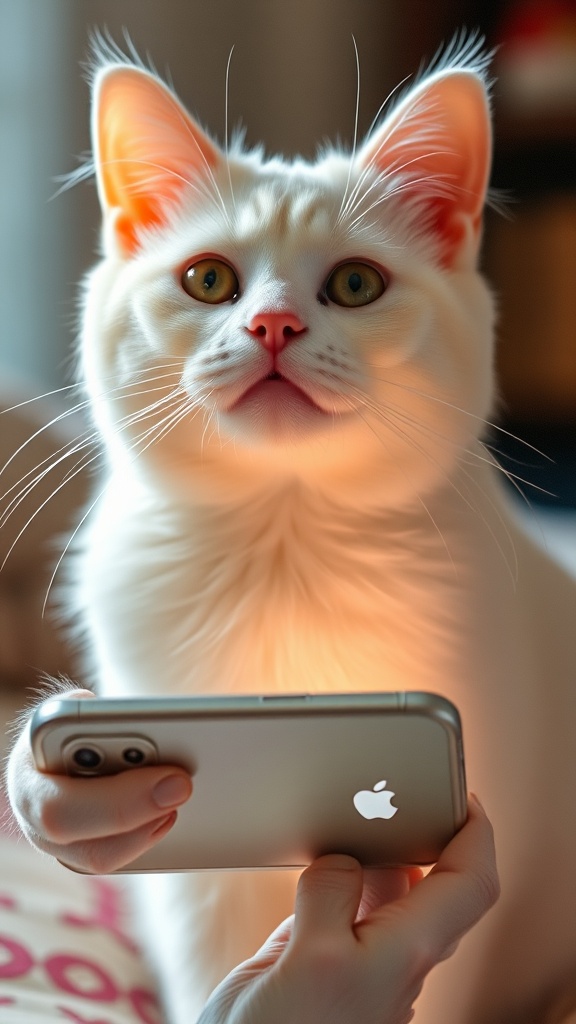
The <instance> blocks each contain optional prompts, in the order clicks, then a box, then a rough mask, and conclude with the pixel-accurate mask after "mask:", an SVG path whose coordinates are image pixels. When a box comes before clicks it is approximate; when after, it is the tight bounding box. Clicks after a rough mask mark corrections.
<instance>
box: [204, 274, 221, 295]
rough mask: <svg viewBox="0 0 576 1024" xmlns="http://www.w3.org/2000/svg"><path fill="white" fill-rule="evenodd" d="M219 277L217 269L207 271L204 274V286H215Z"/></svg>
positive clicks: (207, 287)
mask: <svg viewBox="0 0 576 1024" xmlns="http://www.w3.org/2000/svg"><path fill="white" fill-rule="evenodd" d="M217 277H218V274H217V273H216V271H215V270H208V271H207V273H206V274H204V287H205V288H206V289H207V290H208V289H209V288H213V287H214V285H215V284H216V278H217Z"/></svg>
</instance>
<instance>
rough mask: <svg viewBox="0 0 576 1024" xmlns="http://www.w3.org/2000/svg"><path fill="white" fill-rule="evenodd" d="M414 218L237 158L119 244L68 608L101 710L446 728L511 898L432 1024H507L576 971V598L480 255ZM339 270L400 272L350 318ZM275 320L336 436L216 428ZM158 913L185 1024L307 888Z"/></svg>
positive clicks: (95, 383)
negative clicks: (254, 710) (511, 414)
mask: <svg viewBox="0 0 576 1024" xmlns="http://www.w3.org/2000/svg"><path fill="white" fill-rule="evenodd" d="M456 63H457V62H456ZM464 65H465V62H464ZM465 70H466V68H465ZM468 70H469V68H468ZM346 198H348V199H349V202H348V205H346ZM376 200H377V201H378V202H377V205H376V206H374V203H375V201H376ZM426 209H427V208H426V204H425V202H424V201H423V200H421V199H420V200H419V199H418V198H414V197H413V196H410V195H409V194H407V192H406V188H405V187H404V179H403V178H402V174H401V173H400V171H398V173H396V172H395V173H393V174H391V175H390V176H389V177H388V178H385V177H382V175H381V174H380V172H379V171H378V170H377V168H376V167H375V166H373V165H372V166H371V165H369V166H368V167H366V166H365V165H363V164H362V162H361V158H360V156H358V157H357V158H356V160H355V161H353V162H352V163H351V162H350V157H349V156H345V155H342V154H339V153H329V154H326V155H325V156H324V157H323V158H322V159H320V160H319V162H318V163H317V164H315V165H307V164H304V163H301V162H297V163H295V164H292V165H288V164H285V163H283V162H281V161H279V160H274V161H269V162H265V161H262V159H261V158H260V157H259V156H258V155H255V154H245V155H243V154H242V153H241V152H239V151H238V150H236V151H235V152H234V153H233V154H232V155H231V156H230V159H229V161H228V163H226V162H225V161H222V162H221V164H220V165H219V166H217V167H216V168H215V169H214V170H213V178H212V179H210V177H208V176H206V177H205V178H204V180H203V182H202V191H201V194H199V193H198V191H197V190H196V189H195V188H190V189H189V190H186V189H185V190H184V191H183V194H182V196H181V199H180V202H179V204H178V205H177V207H175V208H174V209H173V210H172V211H171V214H170V218H169V221H168V223H167V224H166V225H165V226H164V227H163V228H161V229H158V230H153V231H149V232H147V233H145V234H144V236H143V241H142V243H141V246H140V248H139V250H138V252H137V253H136V254H134V255H133V256H132V257H131V258H128V259H127V258H126V257H125V255H123V254H122V253H119V252H118V251H117V249H116V248H115V242H114V231H115V222H114V219H113V217H112V216H110V217H109V218H108V221H107V227H106V232H107V233H106V236H105V245H106V255H105V258H104V259H103V261H102V262H101V263H100V265H99V266H98V267H97V269H96V270H95V271H94V273H93V274H92V275H91V277H90V280H89V283H88V287H87V292H86V312H85V318H84V334H83V346H82V371H83V374H84V375H85V377H86V380H87V382H88V389H89V393H90V396H91V401H92V406H93V410H94V416H95V419H96V423H97V425H98V429H99V431H100V432H101V434H102V437H103V439H104V443H105V447H106V451H107V454H108V468H109V475H108V477H107V480H106V481H105V485H104V489H103V493H102V497H101V499H100V501H99V502H98V504H97V506H96V508H95V510H94V513H93V515H92V516H91V517H90V521H89V525H88V526H87V528H86V530H85V536H84V544H85V553H84V554H83V556H82V558H81V560H80V562H79V565H78V574H77V578H78V589H79V593H80V599H81V604H82V607H83V610H84V617H85V622H86V627H87V630H88V634H89V637H90V644H91V650H92V653H93V658H94V671H95V673H96V675H97V678H98V685H99V689H100V691H101V692H103V693H106V694H114V695H116V694H123V695H136V694H142V693H148V694H154V693H166V694H176V693H199V692H223V691H229V690H232V691H234V692H247V693H254V692H261V691H270V690H276V689H277V690H296V691H302V690H311V691H314V690H352V689H360V690H371V689H376V690H381V689H393V690H396V689H427V690H433V691H436V692H438V693H441V694H444V695H446V696H447V697H449V698H450V699H452V700H453V701H455V703H456V704H457V705H458V706H459V708H460V709H461V711H462V715H463V721H464V730H465V744H466V749H467V757H468V773H469V783H470V787H471V788H472V789H473V790H477V791H478V792H479V793H480V794H481V796H482V799H483V800H484V802H485V803H486V805H487V808H488V811H489V813H490V815H491V817H492V819H493V821H494V823H495V827H496V835H497V842H498V849H499V862H500V870H501V875H502V885H503V898H502V900H501V902H500V904H499V905H498V907H497V909H496V910H495V911H494V912H493V913H492V914H491V915H489V917H488V918H487V919H486V921H485V922H484V923H483V924H482V925H481V926H479V927H478V928H477V929H476V930H475V931H474V932H473V933H472V935H471V936H469V937H468V939H467V940H466V941H465V942H463V943H462V945H461V948H460V950H459V952H458V953H457V955H456V956H455V957H454V958H452V959H451V960H450V961H449V962H447V963H446V964H444V965H442V966H441V967H440V968H438V969H437V970H436V971H435V972H434V974H433V977H432V978H431V980H430V982H429V983H428V985H427V986H426V988H425V990H424V994H423V996H422V997H421V1000H420V1001H419V1003H418V1008H417V1014H416V1019H417V1021H418V1024H444V1022H446V1021H454V1022H458V1024H472V1022H473V1021H477V1020H480V1019H482V1020H488V1019H490V1020H494V1021H496V1020H498V1021H500V1020H502V1021H504V1020H506V1021H507V1022H509V1024H511V1022H512V1021H513V1020H516V1019H517V1020H518V1021H520V1020H522V1021H523V1020H526V1019H528V1017H527V1016H526V1014H529V1013H530V1012H531V1011H530V1009H529V1008H530V1007H531V1006H533V1005H538V1001H539V1000H540V999H544V998H545V995H546V992H547V991H548V990H549V989H553V988H554V986H558V985H560V984H561V983H562V981H563V979H564V978H568V977H569V975H570V972H571V971H573V969H574V967H575V966H576V890H574V886H571V885H570V884H569V881H568V880H569V878H570V877H571V872H572V866H573V863H574V858H575V855H576V826H575V817H574V813H573V806H572V805H573V793H574V784H575V783H576V778H575V766H574V756H573V745H574V734H575V732H574V730H575V726H576V721H575V718H576V701H575V699H574V695H573V689H572V687H573V676H574V665H575V663H576V646H575V635H576V631H575V630H574V628H573V621H572V619H573V611H574V607H575V598H576V588H575V587H574V584H573V582H572V581H570V580H569V579H568V577H567V576H566V575H565V574H564V573H563V570H562V569H561V568H560V567H558V566H557V565H555V564H554V563H553V562H552V561H551V560H550V559H549V558H548V557H547V556H546V555H545V554H544V553H543V552H541V551H540V550H538V549H537V547H536V546H535V545H534V544H533V543H532V542H531V541H529V540H528V539H526V537H524V535H523V534H522V533H521V531H520V530H519V528H518V527H517V525H516V522H515V518H514V513H513V511H512V509H511V507H510V503H509V501H508V499H507V498H506V497H505V496H504V493H503V491H502V488H501V485H500V482H499V480H498V479H497V477H498V471H496V470H494V468H493V466H492V465H491V463H492V459H491V458H490V456H489V454H488V452H487V450H486V449H484V447H483V446H482V445H481V443H480V441H479V440H478V438H479V437H480V435H481V433H482V431H483V428H484V424H485V420H486V418H487V417H489V416H490V414H491V409H492V407H493V404H494V395H493V390H492V388H493V385H492V360H493V322H494V313H493V305H492V301H491V297H490V294H489V291H488V289H487V287H486V285H485V284H484V282H483V280H482V278H481V276H480V275H479V273H478V272H477V269H476V262H475V257H476V243H475V240H474V237H473V235H472V234H470V233H468V234H467V235H466V234H465V235H464V236H463V241H462V244H461V246H460V249H459V251H458V256H457V258H456V259H455V260H454V261H453V263H452V265H451V266H450V267H445V266H442V263H441V259H440V251H439V247H438V241H437V239H436V238H435V237H434V234H433V233H432V232H431V230H430V227H429V224H428V221H427V214H426ZM339 210H343V211H344V212H343V214H342V215H341V216H340V217H339V216H338V213H339ZM206 252H208V253H214V254H217V255H219V256H220V257H221V258H223V259H226V260H228V261H230V262H231V263H232V264H233V266H234V267H235V268H236V270H237V272H238V275H239V277H240V281H241V298H240V299H239V301H238V302H237V303H236V304H230V303H225V304H223V305H222V306H208V305H205V304H203V303H198V302H194V301H193V300H191V299H190V297H189V296H188V295H187V294H185V292H184V291H183V290H182V288H181V286H180V281H179V274H180V272H181V269H182V268H183V267H184V266H185V265H186V263H187V261H188V262H190V261H191V259H192V257H195V256H197V255H198V254H202V253H206ZM352 258H357V259H361V258H362V259H368V260H373V261H374V262H375V263H377V264H378V265H380V266H382V267H384V268H385V269H386V271H387V272H388V274H389V276H390V286H389V288H388V290H387V291H386V293H385V295H384V296H383V297H382V299H380V300H378V301H377V302H375V303H373V304H372V305H368V306H366V307H362V308H359V309H354V310H349V309H343V308H340V307H338V306H335V305H328V306H327V305H324V304H322V303H321V302H319V301H318V299H317V295H318V292H319V291H320V289H321V288H322V286H323V283H324V281H325V280H326V277H327V275H328V274H329V272H330V270H331V268H333V267H334V266H335V265H336V264H338V263H340V262H341V261H344V260H347V259H352ZM282 310H284V311H290V312H292V313H296V314H297V315H298V316H299V317H300V318H301V319H302V321H303V322H304V323H305V324H306V326H307V332H306V334H305V335H304V336H303V337H302V338H300V339H298V340H297V341H294V342H292V343H291V344H289V345H287V346H286V348H285V349H284V350H283V351H282V353H281V354H280V356H279V357H278V368H279V369H280V370H281V371H282V372H284V373H285V374H286V375H288V376H289V377H290V378H291V379H292V380H293V381H294V382H295V383H299V382H300V383H302V386H303V387H304V388H305V390H306V391H307V393H308V394H309V395H310V396H311V397H312V398H313V399H314V401H315V402H316V404H317V406H318V407H319V408H320V409H321V410H323V412H319V411H318V410H313V409H311V408H310V407H308V406H306V404H303V405H302V407H300V406H299V405H298V403H297V402H288V403H287V408H286V409H284V408H283V407H280V408H277V409H276V410H274V409H271V407H270V406H266V407H264V406H261V407H260V406H258V405H257V404H256V405H255V406H254V407H252V408H249V409H247V410H244V412H242V413H238V412H234V411H232V412H230V407H231V406H232V405H233V403H234V402H235V401H236V399H237V398H238V397H239V396H240V395H241V394H242V393H243V392H244V391H245V390H246V389H247V388H248V387H249V386H250V385H251V384H253V383H255V382H256V381H258V380H259V379H261V378H262V376H263V375H265V374H266V372H267V371H268V369H269V365H268V361H267V360H268V355H267V354H266V352H265V350H264V349H263V348H262V347H261V346H260V345H259V344H258V343H257V341H255V340H254V338H253V337H251V336H250V335H249V334H248V333H247V331H246V324H247V323H248V322H249V321H250V318H251V317H252V316H253V315H254V314H258V313H263V312H267V311H282ZM163 375H165V376H163ZM154 402H158V404H157V406H156V407H154V406H153V405H152V403H154ZM151 888H152V889H153V892H151V893H149V899H148V902H146V901H145V906H147V907H148V913H149V914H150V920H151V921H152V922H153V926H151V927H150V929H149V938H150V942H151V945H152V946H153V950H154V955H155V957H156V960H157V962H158V964H159V965H160V969H161V972H162V977H163V979H164V983H165V991H166V999H167V1005H168V1006H169V1008H170V1014H171V1017H170V1019H171V1022H172V1024H190V1022H191V1021H192V1020H193V1019H194V1014H195V1013H196V1012H197V1011H198V1009H199V1008H200V1006H201V1005H202V1003H203V1000H204V998H205V996H206V994H207V991H209V989H210V988H211V986H212V985H213V984H214V983H215V982H216V981H217V980H218V978H219V977H220V976H221V975H222V974H223V973H224V972H226V971H227V970H228V969H229V968H230V967H232V966H233V965H234V964H235V963H237V962H238V961H239V960H240V959H242V958H244V957H246V956H248V955H250V954H251V953H252V952H253V951H254V950H255V948H256V946H257V945H258V943H259V942H260V941H261V940H263V939H264V938H265V936H266V935H267V934H268V932H269V931H270V930H272V928H273V926H274V925H275V924H276V923H277V922H278V921H279V920H280V919H281V918H282V917H284V916H286V915H287V914H288V913H290V912H291V898H292V888H293V879H291V878H290V877H289V876H287V875H284V876H282V877H280V876H274V875H272V876H271V875H266V876H264V877H262V876H239V877H237V876H220V875H219V876H215V877H214V878H208V877H207V876H205V875H201V876H194V875H191V876H189V877H181V876H176V877H168V878H166V879H164V880H163V881H162V882H160V881H158V880H156V879H153V881H152V886H151ZM162 918H163V919H164V926H163V927H160V926H159V922H160V920H161V919H162ZM528 922H529V927H528ZM530 1019H532V1018H530Z"/></svg>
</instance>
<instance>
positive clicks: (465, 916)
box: [197, 798, 499, 1024]
mask: <svg viewBox="0 0 576 1024" xmlns="http://www.w3.org/2000/svg"><path fill="white" fill-rule="evenodd" d="M498 893H499V886H498V876H497V871H496V862H495V854H494V842H493V835H492V828H491V826H490V823H489V821H488V819H487V817H486V815H485V813H484V811H483V810H482V808H481V807H480V805H479V804H478V803H477V801H476V800H475V799H474V798H472V799H471V800H470V801H469V816H468V821H467V823H466V824H465V825H464V827H463V828H462V830H461V831H460V832H459V833H458V835H457V836H455V838H454V839H453V840H452V842H451V843H450V844H449V845H448V846H447V847H446V849H445V850H444V852H443V853H442V855H441V857H440V859H439V861H438V863H437V864H436V866H435V867H434V868H433V869H432V871H431V872H430V874H429V875H428V876H427V877H426V878H424V879H423V878H422V872H421V871H419V869H385V870H381V871H375V870H371V871H364V872H363V871H362V868H361V867H360V865H359V864H358V862H357V861H355V860H354V859H353V858H351V857H347V856H340V855H330V856H327V857H321V858H319V859H318V860H317V861H315V862H314V863H313V864H312V865H310V867H309V868H307V870H306V871H304V872H303V874H302V876H301V878H300V882H299V885H298V892H297V896H296V911H295V915H294V917H293V918H289V919H288V920H287V921H285V922H284V923H283V924H282V925H280V927H279V928H278V929H277V930H276V931H275V932H274V934H273V935H271V936H270V938H269V939H268V941H267V942H266V943H265V945H264V946H263V947H262V949H260V950H259V952H258V953H257V954H256V955H255V956H254V957H253V958H252V959H251V960H247V961H246V962H245V963H243V964H241V965H240V966H239V967H237V968H236V970H234V971H233V972H232V973H231V974H229V975H228V977H227V978H225V979H224V981H223V982H222V983H221V985H219V986H218V988H217V989H216V990H215V992H214V993H213V995H212V996H211V997H210V1000H209V1001H208V1003H207V1005H206V1007H205V1009H204V1011H203V1013H202V1015H201V1017H200V1019H199V1020H198V1022H197V1024H270V1021H274V1024H351V1022H352V1024H407V1022H408V1021H410V1020H411V1019H412V1016H413V1004H414V1001H415V1000H416V998H417V996H418V994H419V992H420V990H421V988H422V985H423V984H424V981H425V979H426V976H427V975H428V973H429V972H430V971H431V970H432V968H433V967H434V966H435V965H436V964H438V963H439V962H440V961H441V960H445V959H447V958H448V957H449V956H451V955H452V953H453V952H454V951H455V949H456V947H457V945H458V942H459V940H460V939H461V938H462V936H463V935H464V934H465V933H466V932H467V931H469V930H470V928H472V927H473V925H474V924H476V923H477V921H479V920H480V918H481V917H482V916H483V915H484V914H485V913H486V911H487V910H489V909H490V907H491V906H492V905H493V903H494V902H495V901H496V899H497V897H498Z"/></svg>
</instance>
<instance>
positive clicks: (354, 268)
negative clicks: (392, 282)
mask: <svg viewBox="0 0 576 1024" xmlns="http://www.w3.org/2000/svg"><path fill="white" fill-rule="evenodd" d="M387 285H388V282H387V281H386V279H385V278H384V277H383V276H382V274H381V273H380V272H379V271H378V270H376V268H375V267H372V266H370V264H369V263H359V262H357V261H354V262H351V263H341V264H340V266H339V267H336V268H335V270H333V271H332V273H331V274H330V277H329V278H328V280H327V282H326V287H325V293H326V297H327V298H328V299H330V301H331V302H335V303H336V305H338V306H348V307H353V306H367V305H368V304H369V303H370V302H375V301H376V299H379V298H380V296H381V295H383V293H384V292H385V291H386V288H387Z"/></svg>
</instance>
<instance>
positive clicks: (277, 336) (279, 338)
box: [247, 313, 306, 355]
mask: <svg viewBox="0 0 576 1024" xmlns="http://www.w3.org/2000/svg"><path fill="white" fill-rule="evenodd" d="M247 330H248V332H249V333H250V334H251V335H252V336H253V337H254V338H256V340H257V341H259V342H260V344H261V345H262V346H263V347H264V348H266V349H268V351H269V352H272V354H273V355H276V354H277V353H278V352H281V351H282V349H283V348H284V346H285V345H287V344H288V342H289V341H292V340H293V339H294V338H296V337H297V335H299V334H303V333H304V331H305V330H306V328H305V326H304V324H303V323H302V321H301V320H299V319H298V317H297V316H294V314H293V313H258V314H257V315H256V316H254V317H252V319H251V321H250V323H249V324H248V328H247Z"/></svg>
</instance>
